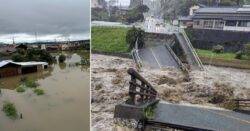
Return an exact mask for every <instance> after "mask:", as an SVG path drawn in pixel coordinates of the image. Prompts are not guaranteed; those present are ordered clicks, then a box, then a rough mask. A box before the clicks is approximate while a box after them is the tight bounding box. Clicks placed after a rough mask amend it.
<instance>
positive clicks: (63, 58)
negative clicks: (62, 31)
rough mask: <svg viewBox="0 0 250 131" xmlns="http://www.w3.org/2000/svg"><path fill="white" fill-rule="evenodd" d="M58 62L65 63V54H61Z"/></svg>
mask: <svg viewBox="0 0 250 131" xmlns="http://www.w3.org/2000/svg"><path fill="white" fill-rule="evenodd" d="M58 60H59V62H60V63H63V62H64V61H65V60H66V56H65V55H63V54H61V55H60V56H59V58H58Z"/></svg>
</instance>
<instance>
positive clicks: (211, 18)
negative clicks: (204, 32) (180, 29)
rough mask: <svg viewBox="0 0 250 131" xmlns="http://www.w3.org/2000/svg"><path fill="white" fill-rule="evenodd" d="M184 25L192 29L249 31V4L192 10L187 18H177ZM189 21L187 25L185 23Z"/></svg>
mask: <svg viewBox="0 0 250 131" xmlns="http://www.w3.org/2000/svg"><path fill="white" fill-rule="evenodd" d="M179 20H180V23H181V24H182V25H184V26H190V21H192V27H193V28H194V29H213V30H225V31H246V32H250V6H246V5H245V6H243V7H204V8H199V9H197V10H196V11H194V12H193V14H192V15H191V16H189V19H183V18H182V19H179ZM187 21H189V25H185V23H187Z"/></svg>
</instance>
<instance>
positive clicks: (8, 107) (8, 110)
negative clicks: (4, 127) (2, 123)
mask: <svg viewBox="0 0 250 131" xmlns="http://www.w3.org/2000/svg"><path fill="white" fill-rule="evenodd" d="M2 111H3V112H4V113H5V115H6V116H8V117H9V118H11V119H16V118H17V116H18V114H17V110H16V107H15V105H14V104H13V103H11V102H5V103H4V105H3V108H2Z"/></svg>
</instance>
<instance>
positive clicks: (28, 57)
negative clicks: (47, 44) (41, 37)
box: [11, 49, 55, 64]
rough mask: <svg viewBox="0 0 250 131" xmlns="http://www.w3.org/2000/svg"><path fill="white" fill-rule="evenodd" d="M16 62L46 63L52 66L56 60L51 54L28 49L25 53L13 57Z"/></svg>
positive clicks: (18, 53)
mask: <svg viewBox="0 0 250 131" xmlns="http://www.w3.org/2000/svg"><path fill="white" fill-rule="evenodd" d="M11 59H12V60H13V61H15V62H24V61H44V62H48V63H50V64H52V63H53V62H54V61H55V60H54V58H53V57H52V55H50V53H49V52H47V51H45V50H40V49H28V50H27V51H25V52H23V51H22V52H20V51H19V52H17V53H15V54H13V55H12V56H11Z"/></svg>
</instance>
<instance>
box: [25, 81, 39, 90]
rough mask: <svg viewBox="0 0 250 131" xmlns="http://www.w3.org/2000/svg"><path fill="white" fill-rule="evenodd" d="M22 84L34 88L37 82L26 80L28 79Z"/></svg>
mask: <svg viewBox="0 0 250 131" xmlns="http://www.w3.org/2000/svg"><path fill="white" fill-rule="evenodd" d="M24 85H25V86H27V87H30V88H36V87H37V86H39V84H38V83H37V82H35V81H34V80H28V79H27V80H26V81H25V82H24Z"/></svg>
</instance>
